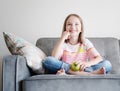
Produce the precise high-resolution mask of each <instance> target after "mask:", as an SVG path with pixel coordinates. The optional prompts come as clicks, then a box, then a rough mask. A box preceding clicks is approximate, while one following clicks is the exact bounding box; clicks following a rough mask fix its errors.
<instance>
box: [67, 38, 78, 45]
mask: <svg viewBox="0 0 120 91" xmlns="http://www.w3.org/2000/svg"><path fill="white" fill-rule="evenodd" d="M69 43H70V44H71V45H76V44H78V38H70V39H69Z"/></svg>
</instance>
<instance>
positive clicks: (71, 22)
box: [66, 16, 81, 37]
mask: <svg viewBox="0 0 120 91" xmlns="http://www.w3.org/2000/svg"><path fill="white" fill-rule="evenodd" d="M66 31H69V32H70V36H71V37H76V36H79V33H80V32H81V23H80V20H79V19H78V18H77V17H75V16H71V17H69V18H68V20H67V21H66Z"/></svg>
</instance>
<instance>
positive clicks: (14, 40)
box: [3, 32, 46, 74]
mask: <svg viewBox="0 0 120 91" xmlns="http://www.w3.org/2000/svg"><path fill="white" fill-rule="evenodd" d="M3 36H4V39H5V42H6V45H7V47H8V49H9V51H10V52H11V54H13V55H22V56H24V57H25V58H26V60H27V65H28V66H29V67H30V68H31V69H32V70H33V71H34V72H35V73H37V74H41V73H44V68H43V65H42V61H43V60H44V59H45V57H46V54H45V53H44V52H43V51H42V50H41V49H39V48H37V47H36V46H35V45H33V44H31V43H29V42H27V41H26V40H24V39H22V38H20V37H18V36H15V35H13V34H11V33H5V32H3Z"/></svg>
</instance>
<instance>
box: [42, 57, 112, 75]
mask: <svg viewBox="0 0 120 91" xmlns="http://www.w3.org/2000/svg"><path fill="white" fill-rule="evenodd" d="M43 66H44V67H45V69H46V70H47V71H48V73H50V74H55V73H56V72H57V71H58V70H60V69H64V70H65V72H66V73H68V71H69V69H70V64H68V63H65V62H63V61H61V60H58V59H56V58H54V57H52V56H49V57H47V58H46V59H45V60H44V62H43ZM101 67H105V70H106V73H109V72H110V71H111V69H112V65H111V63H110V62H109V61H108V60H103V61H101V62H100V63H98V64H96V65H93V66H91V67H87V68H85V70H84V71H85V72H92V71H94V70H97V69H99V68H101Z"/></svg>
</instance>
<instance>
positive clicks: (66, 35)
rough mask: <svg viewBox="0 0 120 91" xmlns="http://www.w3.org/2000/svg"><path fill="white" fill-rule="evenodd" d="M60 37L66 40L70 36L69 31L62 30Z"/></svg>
mask: <svg viewBox="0 0 120 91" xmlns="http://www.w3.org/2000/svg"><path fill="white" fill-rule="evenodd" d="M61 38H62V39H64V40H66V39H69V38H70V32H68V31H64V32H63V33H62V36H61Z"/></svg>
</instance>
